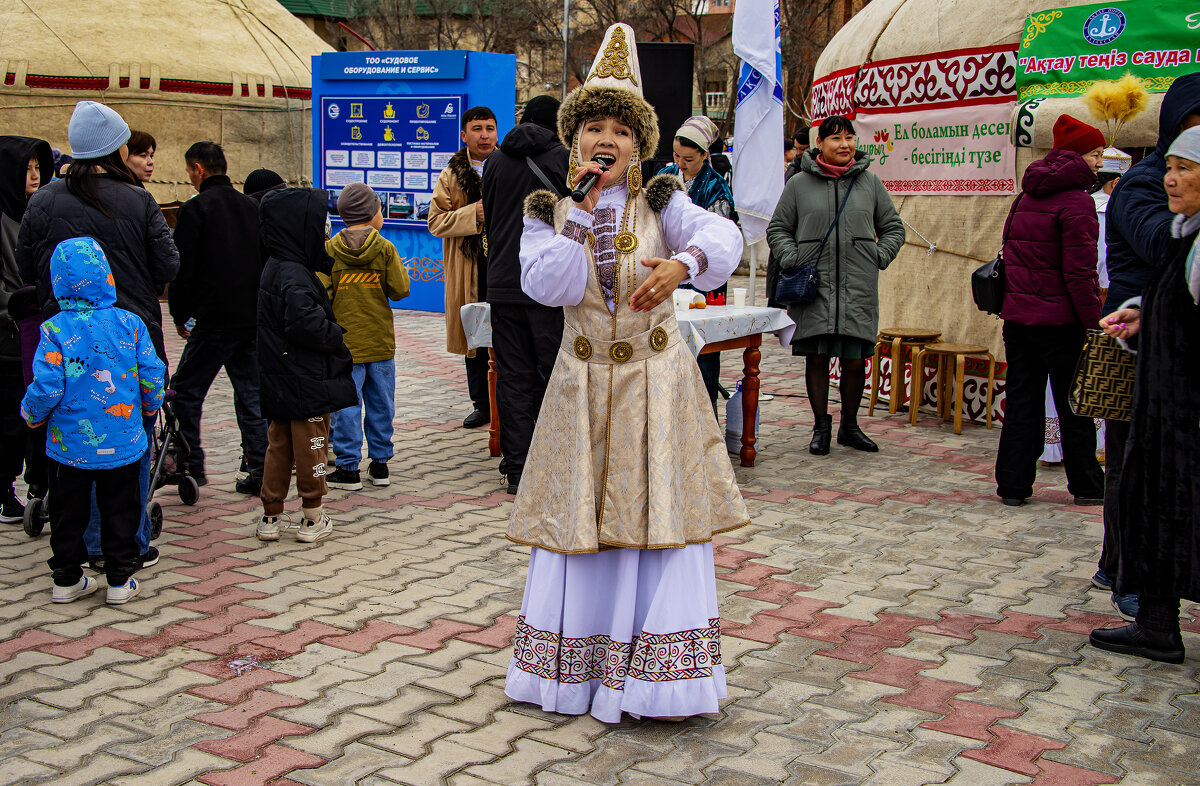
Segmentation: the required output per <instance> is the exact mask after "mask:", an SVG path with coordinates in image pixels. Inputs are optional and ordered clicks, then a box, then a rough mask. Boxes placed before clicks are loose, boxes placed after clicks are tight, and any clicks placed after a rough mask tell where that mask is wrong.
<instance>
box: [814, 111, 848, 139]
mask: <svg viewBox="0 0 1200 786" xmlns="http://www.w3.org/2000/svg"><path fill="white" fill-rule="evenodd" d="M853 133H855V131H854V124H853V123H851V122H850V118H848V117H842V116H841V115H830V116H829V117H827V118H825V119H824V120H822V121H821V126H820V127H819V128H818V129H817V139H824V138H826V137H830V136H833V135H834V134H853Z"/></svg>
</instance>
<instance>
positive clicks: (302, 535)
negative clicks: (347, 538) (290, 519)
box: [296, 511, 333, 543]
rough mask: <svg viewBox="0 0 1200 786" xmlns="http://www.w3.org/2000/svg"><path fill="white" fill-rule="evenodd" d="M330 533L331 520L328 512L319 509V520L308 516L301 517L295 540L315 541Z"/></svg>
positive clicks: (331, 531) (303, 541) (331, 527)
mask: <svg viewBox="0 0 1200 786" xmlns="http://www.w3.org/2000/svg"><path fill="white" fill-rule="evenodd" d="M331 534H333V522H332V521H330V520H329V514H328V513H326V512H325V511H321V520H320V521H313V520H312V519H310V518H309V517H308V516H302V517H301V519H300V531H299V532H298V533H296V540H298V541H300V542H301V543H315V542H317V541H318V540H322V539H324V538H327V537H329V536H330V535H331Z"/></svg>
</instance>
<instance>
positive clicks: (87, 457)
mask: <svg viewBox="0 0 1200 786" xmlns="http://www.w3.org/2000/svg"><path fill="white" fill-rule="evenodd" d="M50 277H51V281H52V285H53V290H54V297H55V299H57V300H58V304H59V306H60V307H61V308H62V311H60V312H59V313H58V314H55V315H54V316H52V317H51V318H50V319H48V320H46V321H45V322H43V323H42V335H41V339H40V341H39V342H38V348H37V354H36V355H35V356H34V361H33V383H32V384H31V385H30V386H29V389H28V390H26V392H25V398H24V399H23V400H22V401H21V414H22V416H23V417H24V418H25V421H26V422H27V423H29V424H30V425H31V426H36V425H39V424H41V423H42V422H43V421H48V425H49V428H48V430H47V436H46V455H47V456H48V457H49V458H50V459H52V460H51V461H50V497H49V501H48V507H49V512H50V550H51V552H52V553H53V556H51V557H50V560H49V565H50V570H51V571H52V573H53V577H54V591H53V594H52V596H51V599H52V600H53V601H54V602H55V603H70V602H71V601H73V600H76V599H78V598H81V597H83V596H85V595H90V594H91V593H93V592H95V591H96V590H97V589H98V588H99V583H98V582H97V581H96V580H95V579H93V578H90V577H86V576H84V575H83V568H82V567H81V565H82V564H83V563H85V562H87V548H86V547H85V545H84V541H83V533H84V530H85V528H86V527H87V523H88V516H89V511H90V508H91V488H92V485H93V484H95V488H96V504H97V507H98V508H99V511H100V532H101V542H102V544H103V550H104V565H105V573H106V574H107V575H106V578H107V579H108V598H107V600H108V602H109V603H113V604H119V603H125V602H126V601H128V600H129V599H130V598H132V597H133V596H134V595H136V594H137V593H138V589H139V587H138V582H137V580H136V579H134V578H133V573H134V571H136V570H137V568H138V565H139V561H138V558H139V557H140V556H141V549H140V548H139V547H138V544H137V540H136V537H135V536H136V533H137V528H138V524H139V522H140V521H141V516H142V510H141V508H142V495H141V489H140V487H139V485H138V469H139V466H138V465H139V462H140V460H141V458H142V455H143V454H145V452H146V450H147V449H148V447H149V445H148V440H147V439H146V431H145V429H144V428H143V426H142V415H152V414H154V413H155V412H157V411H158V408H159V407H160V406H161V405H162V399H163V381H164V380H163V376H164V374H165V372H166V367H165V366H164V365H163V362H162V361H161V360H159V358H158V355H157V354H156V353H155V351H154V345H153V343H151V341H150V336H149V334H148V331H147V328H146V325H145V323H144V322H142V320H141V318H140V317H138V316H137V315H136V314H133V313H132V312H129V311H126V310H125V309H122V308H117V307H116V306H115V305H114V304H115V303H116V300H117V291H116V287H115V286H114V284H113V277H112V271H111V270H110V268H109V266H108V260H107V259H106V258H105V256H104V251H103V250H102V249H101V248H100V244H99V243H97V242H96V241H95V240H94V239H92V238H90V237H76V238H71V239H70V240H64V241H62V242H61V243H59V244H58V246H57V247H56V248H55V249H54V255H53V256H52V257H51V259H50Z"/></svg>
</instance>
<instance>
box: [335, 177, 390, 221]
mask: <svg viewBox="0 0 1200 786" xmlns="http://www.w3.org/2000/svg"><path fill="white" fill-rule="evenodd" d="M379 210H380V204H379V197H378V196H376V195H375V191H374V190H373V189H372V188H371V187H370V186H369V185H367V184H366V183H351V184H350V185H348V186H346V187H345V188H343V189H342V193H341V194H340V195H339V196H338V201H337V212H338V215H339V216H341V217H342V221H345V222H346V226H348V227H349V226H354V225H355V224H365V223H367V222H368V221H370V220H371V219H372V218H374V217H375V214H376V213H378V212H379Z"/></svg>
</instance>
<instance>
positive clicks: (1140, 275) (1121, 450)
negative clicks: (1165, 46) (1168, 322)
mask: <svg viewBox="0 0 1200 786" xmlns="http://www.w3.org/2000/svg"><path fill="white" fill-rule="evenodd" d="M1196 125H1200V74H1186V75H1184V76H1181V77H1179V78H1178V79H1176V80H1175V81H1174V82H1173V83H1172V84H1171V88H1170V89H1169V90H1168V91H1167V92H1166V94H1165V95H1164V96H1163V100H1162V106H1161V107H1160V109H1159V114H1158V144H1157V145H1156V146H1155V148H1154V152H1153V153H1151V154H1150V155H1148V156H1146V157H1145V158H1143V159H1142V160H1141V161H1139V162H1138V163H1136V164H1134V165H1133V167H1132V168H1130V170H1129V171H1128V172H1126V173H1125V174H1124V175H1122V176H1121V179H1120V181H1119V182H1118V183H1117V187H1116V188H1115V189H1113V192H1112V196H1111V197H1110V198H1109V200H1108V208H1107V209H1106V210H1105V219H1106V220H1105V228H1104V240H1105V244H1106V245H1107V247H1108V250H1107V252H1106V264H1107V266H1108V279H1109V284H1108V297H1107V298H1106V299H1105V301H1104V308H1103V313H1104V314H1111V313H1112V312H1113V311H1116V310H1117V309H1119V308H1120V307H1121V305H1122V304H1123V303H1125V301H1127V300H1129V299H1130V298H1134V297H1140V296H1141V295H1142V293H1143V291H1144V290H1145V289H1146V285H1147V284H1148V283H1149V282H1150V279H1151V277H1152V276H1153V274H1154V271H1155V268H1156V267H1157V266H1158V265H1159V264H1160V263H1161V262H1162V260H1164V259H1165V258H1166V256H1167V247H1168V245H1170V243H1171V223H1172V221H1174V219H1175V214H1174V213H1172V212H1171V210H1170V208H1168V207H1167V192H1166V190H1165V189H1164V188H1163V176H1164V175H1165V174H1166V171H1167V149H1168V148H1169V147H1170V146H1171V143H1172V142H1174V141H1175V137H1177V136H1179V134H1180V132H1182V131H1183V130H1184V129H1186V128H1191V127H1192V126H1196ZM1088 327H1096V326H1095V325H1089V326H1088ZM1128 441H1129V422H1128V421H1124V420H1105V421H1104V548H1103V550H1102V551H1101V552H1100V564H1099V570H1097V571H1096V575H1095V576H1093V577H1092V583H1093V584H1094V585H1095V586H1096V587H1098V588H1100V589H1110V588H1111V587H1112V580H1113V579H1114V578H1115V577H1116V575H1117V565H1118V548H1117V544H1116V540H1115V533H1116V531H1117V529H1116V528H1117V517H1118V516H1119V515H1120V513H1119V505H1120V491H1121V473H1122V468H1123V464H1124V459H1125V445H1126V443H1127V442H1128ZM1113 604H1114V605H1115V606H1116V608H1117V611H1118V612H1119V613H1120V614H1121V616H1122V617H1124V618H1125V619H1127V620H1130V621H1132V620H1133V618H1134V617H1135V616H1136V615H1137V605H1138V601H1137V596H1136V595H1116V594H1114V595H1113Z"/></svg>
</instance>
